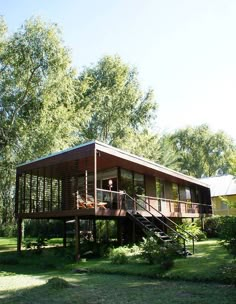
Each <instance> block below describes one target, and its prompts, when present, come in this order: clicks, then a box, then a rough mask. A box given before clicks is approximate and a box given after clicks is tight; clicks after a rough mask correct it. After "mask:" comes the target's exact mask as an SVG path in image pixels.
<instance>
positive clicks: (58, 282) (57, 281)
mask: <svg viewBox="0 0 236 304" xmlns="http://www.w3.org/2000/svg"><path fill="white" fill-rule="evenodd" d="M47 286H50V287H51V288H53V289H64V288H68V287H70V284H69V283H68V282H67V281H66V280H64V279H61V278H58V277H54V278H51V279H49V280H48V281H47Z"/></svg>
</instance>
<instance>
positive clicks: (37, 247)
mask: <svg viewBox="0 0 236 304" xmlns="http://www.w3.org/2000/svg"><path fill="white" fill-rule="evenodd" d="M45 246H47V240H45V239H44V238H43V237H39V238H37V240H36V241H32V240H25V241H24V247H25V248H26V249H30V250H34V252H36V253H42V249H43V247H45Z"/></svg>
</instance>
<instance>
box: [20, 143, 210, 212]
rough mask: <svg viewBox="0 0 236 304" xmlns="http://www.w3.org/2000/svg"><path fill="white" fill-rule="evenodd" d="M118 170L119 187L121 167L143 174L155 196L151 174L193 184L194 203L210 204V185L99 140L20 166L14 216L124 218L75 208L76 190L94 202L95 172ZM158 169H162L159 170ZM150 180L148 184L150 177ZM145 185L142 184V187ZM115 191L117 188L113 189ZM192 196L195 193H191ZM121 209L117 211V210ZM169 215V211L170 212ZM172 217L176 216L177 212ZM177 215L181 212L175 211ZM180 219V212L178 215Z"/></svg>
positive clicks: (97, 210)
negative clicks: (91, 198)
mask: <svg viewBox="0 0 236 304" xmlns="http://www.w3.org/2000/svg"><path fill="white" fill-rule="evenodd" d="M112 168H117V169H118V170H117V172H118V175H117V179H118V185H119V180H120V173H119V172H120V168H123V169H126V170H129V171H132V172H136V173H140V174H143V175H144V176H145V180H146V182H148V183H149V187H150V189H151V188H152V189H151V190H153V192H151V190H150V189H149V190H150V191H149V192H148V193H147V194H148V195H150V196H155V193H156V188H155V177H156V178H157V179H162V180H163V181H165V182H167V183H176V184H178V185H181V186H188V187H190V188H194V187H195V188H196V190H197V191H195V192H196V193H198V199H197V200H196V202H199V203H206V202H207V204H210V201H211V200H210V191H209V188H207V187H204V185H202V184H201V182H200V181H198V180H196V179H193V178H191V177H188V176H185V175H183V174H180V173H178V172H175V171H172V170H169V169H168V168H165V167H161V166H159V165H156V164H154V163H152V162H149V161H145V160H144V159H141V158H138V157H136V156H134V155H131V154H128V153H125V152H122V151H121V150H119V149H115V148H113V147H109V146H107V145H104V144H102V143H97V142H92V143H88V144H85V145H82V146H79V147H76V148H74V149H70V150H67V151H63V152H61V153H58V154H54V155H51V156H48V157H45V158H42V159H39V160H36V161H33V162H31V163H27V164H23V165H20V166H18V168H17V174H16V206H15V212H16V215H18V216H20V217H25V218H50V217H51V218H58V217H70V216H77V215H78V216H92V215H93V216H98V217H103V216H104V217H112V216H114V217H117V216H125V211H124V210H122V212H121V211H120V210H115V211H114V210H112V211H111V212H110V211H109V210H106V211H104V210H101V209H99V208H97V204H94V209H93V210H78V208H80V207H81V206H78V204H77V203H78V202H77V198H78V196H77V194H79V195H81V196H82V197H85V201H86V202H87V196H88V195H91V196H93V197H94V199H95V202H96V201H97V199H96V196H97V191H96V189H97V183H96V181H97V173H98V174H100V173H101V172H102V171H104V172H105V170H109V169H112ZM159 169H160V170H159ZM151 179H152V180H153V182H152V185H151V184H150V180H151ZM147 189H148V187H147V186H146V190H147ZM117 190H119V189H117ZM195 196H196V195H195ZM119 212H120V213H119ZM169 216H171V214H170V215H169ZM174 216H178V215H177V214H176V215H174ZM179 216H181V215H179ZM182 217H183V215H182Z"/></svg>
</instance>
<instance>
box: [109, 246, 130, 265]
mask: <svg viewBox="0 0 236 304" xmlns="http://www.w3.org/2000/svg"><path fill="white" fill-rule="evenodd" d="M129 252H130V249H129V248H128V247H126V246H124V247H118V248H113V249H111V250H110V253H109V258H110V259H111V262H112V263H113V264H127V263H128V262H129Z"/></svg>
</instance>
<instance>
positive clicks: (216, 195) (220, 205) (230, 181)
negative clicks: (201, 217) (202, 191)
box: [201, 174, 236, 215]
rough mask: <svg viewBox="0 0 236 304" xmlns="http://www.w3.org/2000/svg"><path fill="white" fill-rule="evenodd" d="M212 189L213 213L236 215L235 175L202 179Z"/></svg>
mask: <svg viewBox="0 0 236 304" xmlns="http://www.w3.org/2000/svg"><path fill="white" fill-rule="evenodd" d="M201 180H202V181H203V182H205V183H206V184H208V185H209V187H210V189H211V200H212V213H213V214H214V215H236V208H233V207H231V205H236V178H235V177H234V176H233V175H230V174H228V175H222V176H213V177H206V178H202V179H201Z"/></svg>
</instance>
